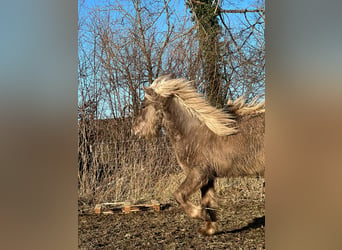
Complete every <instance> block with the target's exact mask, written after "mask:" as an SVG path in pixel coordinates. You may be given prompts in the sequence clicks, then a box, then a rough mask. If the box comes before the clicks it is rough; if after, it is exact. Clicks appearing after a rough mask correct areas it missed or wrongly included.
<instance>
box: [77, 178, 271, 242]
mask: <svg viewBox="0 0 342 250" xmlns="http://www.w3.org/2000/svg"><path fill="white" fill-rule="evenodd" d="M222 183H224V184H223V185H222ZM263 183H264V179H261V178H260V179H253V178H241V179H236V180H233V181H230V183H228V184H227V182H226V181H225V180H220V183H219V185H218V188H217V189H218V196H219V201H220V208H219V211H218V228H219V231H218V233H217V234H216V235H214V236H211V237H204V236H201V235H200V234H199V233H198V232H197V229H198V228H199V227H200V225H201V223H202V222H200V221H197V220H193V219H190V218H189V217H188V216H187V215H186V214H185V213H184V212H183V210H182V209H181V208H180V207H179V206H178V205H177V204H176V203H175V202H174V201H173V200H172V198H171V197H170V200H169V201H168V202H164V203H163V202H162V204H164V206H162V208H164V209H162V210H161V211H160V212H157V211H153V210H151V211H139V212H132V213H128V214H124V213H121V212H117V213H114V214H95V213H94V212H93V209H92V208H91V207H88V208H87V207H85V206H83V205H82V204H80V205H79V218H78V220H79V228H78V232H79V243H78V244H79V249H265V194H264V188H263ZM194 196H195V197H194V201H195V202H196V199H198V196H199V195H194Z"/></svg>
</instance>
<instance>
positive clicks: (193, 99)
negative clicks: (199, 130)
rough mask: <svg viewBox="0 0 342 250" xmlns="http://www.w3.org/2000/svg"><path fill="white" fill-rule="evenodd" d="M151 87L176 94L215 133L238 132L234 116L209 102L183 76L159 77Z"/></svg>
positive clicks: (169, 94)
mask: <svg viewBox="0 0 342 250" xmlns="http://www.w3.org/2000/svg"><path fill="white" fill-rule="evenodd" d="M150 88H151V89H153V90H154V91H155V92H156V93H157V94H158V95H160V96H162V97H169V96H171V95H174V96H175V97H176V98H177V100H178V102H179V103H180V104H182V105H183V106H184V107H185V108H186V109H187V110H188V112H189V113H190V114H191V115H192V116H193V117H196V118H197V119H199V120H200V121H201V122H203V123H204V124H205V125H206V126H207V127H208V128H209V129H210V130H211V131H212V132H214V133H215V134H217V135H219V136H224V135H231V134H234V133H236V132H237V130H236V128H235V127H233V126H232V124H234V123H235V121H234V120H233V119H232V117H231V116H230V115H229V114H227V113H224V112H223V111H222V110H219V109H216V108H214V107H212V106H211V105H210V104H208V103H207V102H206V101H205V99H204V98H203V97H202V96H201V95H200V94H198V93H197V92H196V90H195V89H194V88H193V87H192V86H191V81H187V80H186V79H182V78H180V79H171V78H170V76H169V75H167V76H162V77H159V78H157V79H156V80H155V81H154V82H153V83H152V84H151V86H150ZM229 125H230V127H228V126H229Z"/></svg>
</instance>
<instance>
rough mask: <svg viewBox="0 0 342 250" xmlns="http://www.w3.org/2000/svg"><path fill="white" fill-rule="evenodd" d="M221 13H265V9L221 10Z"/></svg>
mask: <svg viewBox="0 0 342 250" xmlns="http://www.w3.org/2000/svg"><path fill="white" fill-rule="evenodd" d="M220 12H221V13H242V14H243V13H247V12H265V10H264V9H255V10H247V9H244V10H220Z"/></svg>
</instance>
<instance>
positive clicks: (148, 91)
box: [143, 86, 156, 97]
mask: <svg viewBox="0 0 342 250" xmlns="http://www.w3.org/2000/svg"><path fill="white" fill-rule="evenodd" d="M143 90H144V91H145V93H146V94H147V95H149V96H151V97H155V96H156V92H155V91H154V90H153V89H151V88H148V87H145V86H143Z"/></svg>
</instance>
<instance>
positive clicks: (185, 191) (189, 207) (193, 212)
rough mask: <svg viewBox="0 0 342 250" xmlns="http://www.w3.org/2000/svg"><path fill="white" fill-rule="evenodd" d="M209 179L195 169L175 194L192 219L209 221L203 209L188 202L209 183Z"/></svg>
mask: <svg viewBox="0 0 342 250" xmlns="http://www.w3.org/2000/svg"><path fill="white" fill-rule="evenodd" d="M207 181H208V180H207V178H206V176H205V175H203V174H201V173H200V172H199V171H197V170H195V169H193V170H191V171H190V172H189V174H188V176H187V177H186V178H185V180H184V182H183V183H182V184H181V185H180V186H179V188H178V189H177V190H176V192H175V193H174V196H175V198H176V201H177V202H178V203H179V204H180V205H181V206H182V207H183V209H184V210H185V212H186V213H187V214H188V215H189V216H190V217H191V218H196V219H202V220H207V218H205V216H204V213H203V212H202V208H201V207H199V206H195V205H194V204H192V203H191V202H189V201H188V199H189V197H190V196H191V195H192V194H193V193H194V192H195V191H196V190H198V189H199V188H201V187H202V186H203V185H204V184H205V183H207Z"/></svg>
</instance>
